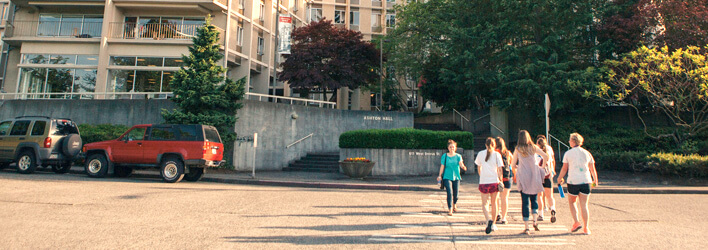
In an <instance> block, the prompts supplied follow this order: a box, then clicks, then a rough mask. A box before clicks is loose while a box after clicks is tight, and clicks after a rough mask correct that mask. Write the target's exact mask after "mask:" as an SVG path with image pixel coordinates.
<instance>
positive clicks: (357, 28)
mask: <svg viewBox="0 0 708 250" xmlns="http://www.w3.org/2000/svg"><path fill="white" fill-rule="evenodd" d="M349 29H350V30H359V25H354V24H350V25H349Z"/></svg>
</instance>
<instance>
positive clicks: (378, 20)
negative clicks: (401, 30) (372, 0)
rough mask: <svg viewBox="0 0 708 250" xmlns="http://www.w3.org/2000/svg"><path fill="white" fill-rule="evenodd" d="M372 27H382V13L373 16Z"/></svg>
mask: <svg viewBox="0 0 708 250" xmlns="http://www.w3.org/2000/svg"><path fill="white" fill-rule="evenodd" d="M371 27H381V13H372V14H371Z"/></svg>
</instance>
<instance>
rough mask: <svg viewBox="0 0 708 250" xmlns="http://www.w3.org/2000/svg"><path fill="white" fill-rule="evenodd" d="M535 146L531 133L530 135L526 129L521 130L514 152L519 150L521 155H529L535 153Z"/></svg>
mask: <svg viewBox="0 0 708 250" xmlns="http://www.w3.org/2000/svg"><path fill="white" fill-rule="evenodd" d="M534 146H535V145H534V144H533V141H532V140H531V135H529V132H528V131H526V130H521V131H519V138H518V141H517V142H516V148H515V149H514V150H515V151H514V152H519V153H520V154H521V156H523V157H527V156H529V155H533V153H534V150H535V149H534Z"/></svg>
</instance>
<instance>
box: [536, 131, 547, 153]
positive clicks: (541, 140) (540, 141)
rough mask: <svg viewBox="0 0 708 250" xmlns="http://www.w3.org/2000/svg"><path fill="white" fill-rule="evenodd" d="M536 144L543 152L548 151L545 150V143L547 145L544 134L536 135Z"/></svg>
mask: <svg viewBox="0 0 708 250" xmlns="http://www.w3.org/2000/svg"><path fill="white" fill-rule="evenodd" d="M536 145H538V147H539V148H541V150H543V152H544V153H548V151H546V150H547V149H546V145H548V142H547V141H546V136H545V135H538V136H536Z"/></svg>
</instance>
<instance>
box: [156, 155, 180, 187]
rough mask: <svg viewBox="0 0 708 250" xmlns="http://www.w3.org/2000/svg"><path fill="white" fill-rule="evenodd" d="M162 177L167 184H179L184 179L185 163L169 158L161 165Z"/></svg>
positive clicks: (175, 158)
mask: <svg viewBox="0 0 708 250" xmlns="http://www.w3.org/2000/svg"><path fill="white" fill-rule="evenodd" d="M160 175H161V176H162V179H163V180H165V182H169V183H175V182H179V181H181V180H182V177H184V163H182V161H181V160H179V158H177V157H167V159H164V160H162V162H161V163H160Z"/></svg>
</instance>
